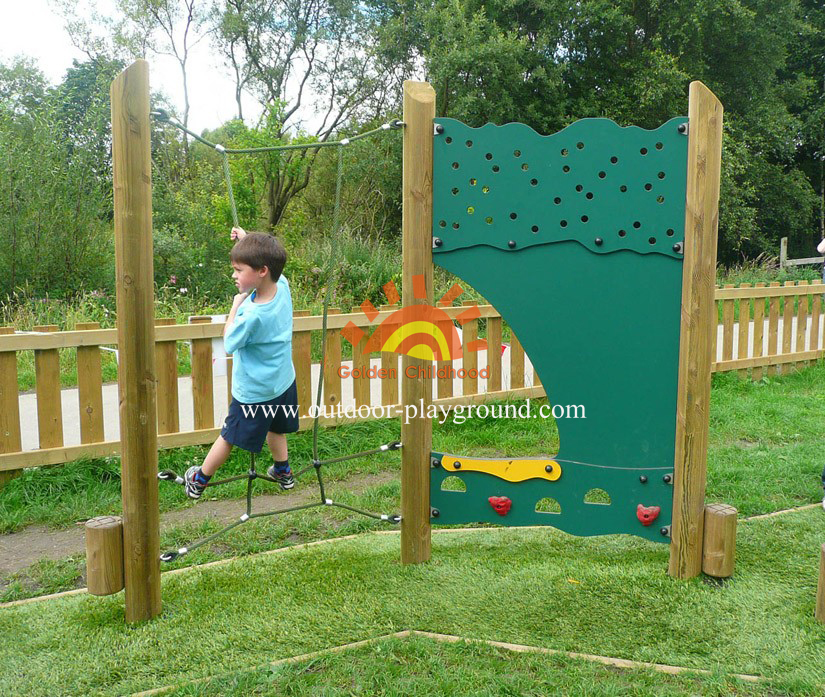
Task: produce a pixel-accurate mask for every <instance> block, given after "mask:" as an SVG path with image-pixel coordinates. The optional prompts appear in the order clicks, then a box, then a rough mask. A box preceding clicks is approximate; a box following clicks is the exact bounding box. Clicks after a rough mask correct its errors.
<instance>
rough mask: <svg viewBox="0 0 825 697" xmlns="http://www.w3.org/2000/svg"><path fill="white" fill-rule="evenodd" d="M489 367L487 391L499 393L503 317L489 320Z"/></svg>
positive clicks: (489, 318)
mask: <svg viewBox="0 0 825 697" xmlns="http://www.w3.org/2000/svg"><path fill="white" fill-rule="evenodd" d="M487 365H489V366H490V377H489V378H488V379H487V391H488V392H498V391H499V390H500V389H501V317H488V318H487Z"/></svg>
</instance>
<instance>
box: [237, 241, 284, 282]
mask: <svg viewBox="0 0 825 697" xmlns="http://www.w3.org/2000/svg"><path fill="white" fill-rule="evenodd" d="M229 258H230V259H231V260H232V261H233V262H235V263H238V264H246V265H247V266H251V267H252V268H253V269H255V270H256V271H258V270H259V269H262V268H263V267H264V266H266V268H268V269H269V275H270V277H271V278H272V281H273V283H277V281H278V279H279V278H280V277H281V272H282V271H283V270H284V264H286V249H284V245H282V244H281V243H280V242H279V241H278V240H277V239H276V238H275V237H273V236H272V235H267V234H266V233H265V232H249V233H247V235H246V237H244V238H243V239H242V240H238V241H237V242H236V243H235V246H234V247H232V252H231V253H230V255H229Z"/></svg>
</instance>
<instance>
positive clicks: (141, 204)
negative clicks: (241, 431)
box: [111, 60, 161, 622]
mask: <svg viewBox="0 0 825 697" xmlns="http://www.w3.org/2000/svg"><path fill="white" fill-rule="evenodd" d="M111 103H112V171H113V184H114V213H115V215H114V218H115V261H116V280H117V340H118V351H119V356H120V365H119V370H118V381H119V383H120V434H121V441H122V456H121V463H122V468H123V475H122V477H123V479H122V484H121V488H122V491H123V549H124V576H125V581H126V621H127V622H138V621H141V620H148V619H151V618H152V617H155V616H156V615H158V614H160V610H161V599H160V511H159V510H158V479H157V471H158V432H157V422H158V417H157V401H156V400H157V391H156V390H157V383H156V377H155V325H154V307H153V303H154V278H153V268H152V159H151V151H150V133H149V64H148V63H147V62H146V61H145V60H137V61H135V62H134V63H133V64H132V65H131V66H130V67H129V68H127V69H126V70H124V71H123V72H122V73H121V74H120V75H118V76H117V77H116V78H115V80H114V82H112V87H111Z"/></svg>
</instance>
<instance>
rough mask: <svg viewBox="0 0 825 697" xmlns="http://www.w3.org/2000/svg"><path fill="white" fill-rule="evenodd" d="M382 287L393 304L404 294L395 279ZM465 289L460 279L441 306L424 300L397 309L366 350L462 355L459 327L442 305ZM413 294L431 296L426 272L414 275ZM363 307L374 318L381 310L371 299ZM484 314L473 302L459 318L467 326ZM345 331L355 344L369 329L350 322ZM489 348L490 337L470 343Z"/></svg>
mask: <svg viewBox="0 0 825 697" xmlns="http://www.w3.org/2000/svg"><path fill="white" fill-rule="evenodd" d="M382 288H383V290H384V294H385V295H386V296H387V300H388V301H389V304H390V305H395V304H397V303H398V302H399V301H400V299H401V297H400V296H399V294H398V290H397V289H396V287H395V284H394V283H393V282H392V281H390V282H389V283H385V284H384V285H383V286H382ZM463 292H464V291H463V289H462V288H461V286H459V285H458V284H457V283H456V284H454V285H453V287H452V288H450V290H448V291H447V292H446V293H445V294H444V295H443V296H442V297H441V298H440V299H439V300H438V305H440V306H441V307H435V306H433V305H426V304H422V305H407V306H406V307H402V308H401V309H399V310H396V311H395V312H393V313H392V314H391V315H390V316H389V317H387V318H386V319H385V320H384V321H383V322H381V324H379V325H378V326H377V327H376V329H375V331H374V332H373V333H372V336H370V338H369V339H368V340H367V342H366V344H365V346H364V349H363V350H364V352H365V353H366V354H370V353H377V352H380V351H391V352H393V353H400V354H403V355H406V356H412V357H413V358H421V359H423V360H430V361H453V360H456V359H458V358H461V357H462V347H461V339H460V337H459V335H458V331H457V330H456V327H455V325H454V324H453V320H452V318H451V317H450V316H449V315H448V314H447V313H446V312H445V311H444V309H442V308H445V307H450V306H451V305H452V302H453V300H455V299H456V298H457V297H458V296H459V295H461V294H462V293H463ZM413 296H414V297H415V298H416V300H423V299H425V298H426V297H427V296H426V291H425V287H424V276H423V274H418V275H416V276H413ZM361 310H363V312H364V315H365V316H366V317H367V319H368V320H369V321H370V322H372V321H373V320H374V319H375V318H376V317H377V316H378V310H376V309H375V306H374V305H373V304H372V303H371V302H370V301H369V300H365V301H364V302H363V303H361ZM480 316H481V313H480V312H479V309H478V305H469V306H468V307H467V309H465V310H463V311H462V312H461V313H460V314H459V315H458V316H457V317H456V320H457V321H458V323H459V324H461V325H462V326H463V325H465V324H466V323H467V322H470V321H472V320H476V319H478V318H479V317H480ZM341 335H342V336H343V337H344V338H345V339H346V340H347V341H349V342H350V343H351V344H352V345H353V346H355V345H357V344H358V343H359V342H360V341H361V340H362V339H363V338H364V336H365V332H364V331H363V330H362V329H360V328H359V327H357V326H356V325H355V324H354V323H352V322H349V323H347V326H346V327H344V328H343V329H342V330H341ZM486 348H487V341H486V340H484V339H477V340H475V341H471V342H469V343H468V344H467V346H466V349H467V350H468V351H481V350H484V349H486Z"/></svg>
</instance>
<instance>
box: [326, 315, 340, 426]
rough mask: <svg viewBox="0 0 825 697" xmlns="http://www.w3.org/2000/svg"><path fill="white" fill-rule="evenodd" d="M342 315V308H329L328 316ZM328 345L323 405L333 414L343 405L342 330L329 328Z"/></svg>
mask: <svg viewBox="0 0 825 697" xmlns="http://www.w3.org/2000/svg"><path fill="white" fill-rule="evenodd" d="M340 314H341V310H340V308H337V307H330V308H327V315H340ZM326 344H327V345H326V349H325V351H324V353H325V354H326V356H325V359H324V394H323V398H324V402H323V403H324V406H327V407H329V409H330V412H331V413H333V412H334V411H337V409H338V407H339V406H340V405H341V373H340V370H341V330H340V329H329V328H328V329H327V341H326ZM330 415H331V414H330Z"/></svg>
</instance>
